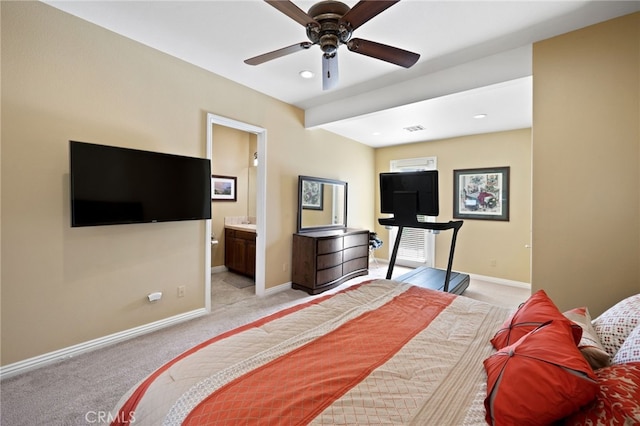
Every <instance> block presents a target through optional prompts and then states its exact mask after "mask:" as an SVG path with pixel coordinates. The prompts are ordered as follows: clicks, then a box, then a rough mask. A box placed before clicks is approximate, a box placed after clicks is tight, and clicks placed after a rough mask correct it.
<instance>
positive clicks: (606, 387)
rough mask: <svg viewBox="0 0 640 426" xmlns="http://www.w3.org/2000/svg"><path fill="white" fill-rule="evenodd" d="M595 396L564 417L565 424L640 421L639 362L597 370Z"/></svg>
mask: <svg viewBox="0 0 640 426" xmlns="http://www.w3.org/2000/svg"><path fill="white" fill-rule="evenodd" d="M596 376H597V377H598V385H599V389H598V393H597V395H596V400H595V401H594V402H593V403H592V404H589V405H587V406H586V407H584V408H582V409H581V410H580V411H578V412H577V413H574V414H572V415H571V416H569V417H568V418H567V419H565V421H564V424H565V425H576V426H578V425H601V424H607V425H614V424H615V425H635V424H640V362H630V363H628V364H617V365H612V366H609V367H605V368H601V369H599V370H596Z"/></svg>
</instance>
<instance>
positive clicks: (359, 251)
mask: <svg viewBox="0 0 640 426" xmlns="http://www.w3.org/2000/svg"><path fill="white" fill-rule="evenodd" d="M368 252H369V247H367V246H358V247H351V248H348V249H344V251H343V252H342V253H343V255H342V260H343V261H344V262H346V261H349V260H352V259H356V258H358V257H364V256H367V253H368Z"/></svg>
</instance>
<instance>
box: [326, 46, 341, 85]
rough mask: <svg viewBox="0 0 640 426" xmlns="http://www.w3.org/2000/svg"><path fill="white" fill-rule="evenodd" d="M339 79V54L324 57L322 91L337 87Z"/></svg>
mask: <svg viewBox="0 0 640 426" xmlns="http://www.w3.org/2000/svg"><path fill="white" fill-rule="evenodd" d="M338 77H339V75H338V52H335V53H334V54H333V56H327V55H322V90H330V89H333V88H334V87H336V86H337V85H338Z"/></svg>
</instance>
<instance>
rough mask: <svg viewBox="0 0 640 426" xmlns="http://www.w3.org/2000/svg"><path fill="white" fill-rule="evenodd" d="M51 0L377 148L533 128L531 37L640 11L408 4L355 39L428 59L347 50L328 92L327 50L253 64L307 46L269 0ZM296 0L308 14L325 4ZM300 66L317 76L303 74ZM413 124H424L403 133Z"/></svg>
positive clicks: (588, 4) (632, 6) (634, 4)
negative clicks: (393, 60)
mask: <svg viewBox="0 0 640 426" xmlns="http://www.w3.org/2000/svg"><path fill="white" fill-rule="evenodd" d="M46 3H47V4H50V5H52V6H54V7H56V8H58V9H61V10H63V11H66V12H68V13H70V14H73V15H75V16H78V17H80V18H82V19H85V20H87V21H89V22H93V23H95V24H97V25H99V26H102V27H104V28H107V29H109V30H111V31H114V32H116V33H119V34H121V35H123V36H126V37H128V38H131V39H133V40H137V41H139V42H141V43H143V44H145V45H148V46H150V47H153V48H155V49H158V50H160V51H163V52H165V53H168V54H170V55H172V56H175V57H178V58H180V59H182V60H185V61H187V62H190V63H192V64H195V65H197V66H199V67H202V68H204V69H207V70H209V71H211V72H213V73H216V74H218V75H221V76H223V77H226V78H228V79H230V80H233V81H236V82H238V83H240V84H243V85H245V86H248V87H250V88H252V89H255V90H257V91H259V92H262V93H264V94H267V95H269V96H272V97H274V98H276V99H279V100H282V101H284V102H287V103H290V104H293V105H295V106H298V107H300V108H303V109H304V110H305V126H306V127H308V128H314V127H320V128H324V129H326V130H328V131H331V132H334V133H337V134H340V135H343V136H346V137H348V138H351V139H354V140H357V141H359V142H361V143H364V144H367V145H370V146H374V147H380V146H389V145H393V144H399V143H408V142H417V141H426V140H434V139H442V138H448V137H455V136H461V135H468V134H477V133H486V132H494V131H502V130H512V129H519V128H526V127H530V126H531V119H532V78H531V62H532V61H531V50H532V49H531V45H532V43H534V42H536V41H539V40H544V39H546V38H549V37H553V36H555V35H558V34H563V33H566V32H568V31H572V30H574V29H578V28H582V27H585V26H588V25H591V24H594V23H597V22H601V21H605V20H608V19H611V18H615V17H617V16H622V15H626V14H628V13H632V12H635V11H638V10H640V1H571V0H560V1H539V0H538V1H521V0H512V1H488V0H484V1H456V0H448V1H436V0H404V1H401V2H399V3H397V4H395V5H394V6H392V7H390V8H389V9H387V10H385V11H384V12H382V13H381V14H379V15H378V16H376V17H374V18H373V19H371V20H370V21H368V22H366V23H365V24H363V25H362V26H361V27H359V28H357V29H356V31H355V32H354V37H357V38H363V39H368V40H372V41H377V42H379V43H383V44H389V45H391V46H395V47H400V48H402V49H406V50H410V51H413V52H416V53H419V54H420V55H421V56H420V60H419V61H418V62H417V63H416V64H415V65H414V66H413V67H412V68H410V69H404V68H401V67H398V66H396V65H392V64H389V63H386V62H383V61H380V60H376V59H373V58H370V57H367V56H363V55H359V54H357V53H354V52H350V51H348V50H347V49H346V47H345V46H342V47H340V49H339V52H338V56H339V70H340V82H339V84H338V86H337V87H336V88H335V89H332V90H330V91H325V92H323V91H322V83H321V77H320V74H321V51H320V48H319V47H318V46H312V47H311V48H310V49H308V50H305V51H301V52H297V53H294V54H291V55H288V56H285V57H281V58H278V59H274V60H272V61H269V62H267V63H264V64H261V65H258V66H250V65H246V64H245V63H244V62H243V61H244V60H245V59H248V58H250V57H253V56H257V55H259V54H262V53H267V52H270V51H273V50H276V49H279V48H282V47H286V46H290V45H292V44H295V43H299V42H303V41H307V38H306V34H305V29H304V27H303V26H302V25H300V24H298V23H297V22H295V21H294V20H292V19H290V18H289V17H287V16H285V15H284V14H283V13H281V12H279V11H278V10H276V9H275V8H273V7H272V6H270V5H269V4H267V3H265V2H264V1H261V0H243V1H239V0H234V1H222V0H214V1H46ZM294 3H295V4H296V5H297V6H298V7H300V8H301V9H303V10H305V11H307V10H308V9H309V7H310V6H311V5H313V4H314V3H316V2H314V1H307V0H304V1H301V0H299V1H294ZM344 3H346V4H347V5H349V6H350V7H353V5H354V4H356V3H357V1H355V0H346V1H344ZM302 70H311V71H313V72H314V73H315V77H314V78H312V79H310V80H304V79H302V78H301V77H300V76H299V75H298V73H299V72H300V71H302ZM481 113H482V114H487V116H486V118H483V119H474V118H473V116H474V115H476V114H481ZM413 126H421V127H422V128H424V130H420V131H414V132H409V131H407V130H404V128H405V127H413ZM374 132H376V133H378V134H375V135H374Z"/></svg>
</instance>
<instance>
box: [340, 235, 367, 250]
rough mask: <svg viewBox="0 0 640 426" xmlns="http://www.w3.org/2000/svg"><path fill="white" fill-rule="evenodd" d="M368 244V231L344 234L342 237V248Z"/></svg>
mask: <svg viewBox="0 0 640 426" xmlns="http://www.w3.org/2000/svg"><path fill="white" fill-rule="evenodd" d="M368 245H369V233H368V232H363V233H360V234H355V235H346V236H345V237H344V248H349V247H356V246H368Z"/></svg>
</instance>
